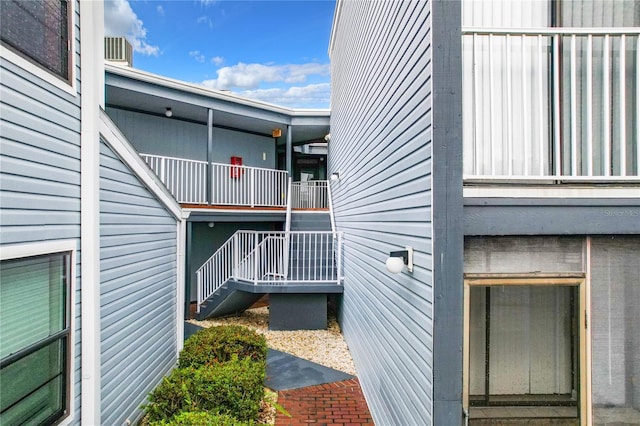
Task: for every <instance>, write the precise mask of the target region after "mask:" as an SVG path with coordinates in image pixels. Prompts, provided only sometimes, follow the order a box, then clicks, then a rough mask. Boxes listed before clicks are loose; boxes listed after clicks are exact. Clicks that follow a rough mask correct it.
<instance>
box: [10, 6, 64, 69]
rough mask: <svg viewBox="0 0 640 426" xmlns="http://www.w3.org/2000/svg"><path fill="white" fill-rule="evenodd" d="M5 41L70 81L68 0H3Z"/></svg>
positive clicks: (14, 48)
mask: <svg viewBox="0 0 640 426" xmlns="http://www.w3.org/2000/svg"><path fill="white" fill-rule="evenodd" d="M1 16H2V19H1V22H0V28H1V38H2V43H3V44H5V45H6V46H8V47H10V48H11V49H13V50H15V51H17V52H19V53H20V54H22V55H23V56H26V57H28V58H29V59H31V60H32V61H33V62H35V63H37V64H39V65H40V66H42V67H44V68H45V69H47V70H48V71H50V72H52V73H54V74H55V75H57V76H59V77H61V78H62V79H63V80H65V81H70V80H71V77H70V67H69V47H70V42H69V40H70V37H69V33H70V28H69V5H68V1H67V0H40V1H32V0H28V1H25V0H3V1H2V14H1Z"/></svg>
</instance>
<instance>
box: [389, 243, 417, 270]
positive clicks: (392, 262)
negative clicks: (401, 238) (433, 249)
mask: <svg viewBox="0 0 640 426" xmlns="http://www.w3.org/2000/svg"><path fill="white" fill-rule="evenodd" d="M405 249H406V250H401V251H392V252H391V253H389V258H388V259H387V262H386V266H387V271H389V272H391V273H392V274H399V273H400V272H402V269H403V268H404V267H405V266H406V267H407V271H409V272H413V248H412V247H409V246H407V247H405Z"/></svg>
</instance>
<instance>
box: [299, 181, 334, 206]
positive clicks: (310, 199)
mask: <svg viewBox="0 0 640 426" xmlns="http://www.w3.org/2000/svg"><path fill="white" fill-rule="evenodd" d="M328 186H329V183H328V182H327V181H326V180H310V181H305V182H293V183H292V185H291V207H292V208H294V209H328V208H329V192H328Z"/></svg>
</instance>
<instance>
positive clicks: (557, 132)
mask: <svg viewBox="0 0 640 426" xmlns="http://www.w3.org/2000/svg"><path fill="white" fill-rule="evenodd" d="M553 94H554V97H553V102H552V104H553V144H552V146H553V162H552V165H553V166H554V172H553V174H554V175H555V176H560V175H561V174H562V154H561V150H560V139H561V138H562V136H561V135H562V133H561V123H560V99H561V98H562V94H561V93H560V36H559V35H558V34H555V35H554V36H553Z"/></svg>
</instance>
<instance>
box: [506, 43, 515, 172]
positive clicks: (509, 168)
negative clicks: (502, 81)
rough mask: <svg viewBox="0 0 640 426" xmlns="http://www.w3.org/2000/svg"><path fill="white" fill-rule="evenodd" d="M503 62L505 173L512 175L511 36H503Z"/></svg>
mask: <svg viewBox="0 0 640 426" xmlns="http://www.w3.org/2000/svg"><path fill="white" fill-rule="evenodd" d="M504 44H505V52H504V55H505V63H506V67H505V69H506V73H507V155H506V156H505V158H506V159H507V175H508V176H513V99H512V97H513V94H512V93H511V92H512V89H513V88H512V85H513V83H512V82H511V70H513V69H514V67H513V65H512V63H511V36H510V35H509V34H507V35H506V36H505V42H504Z"/></svg>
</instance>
